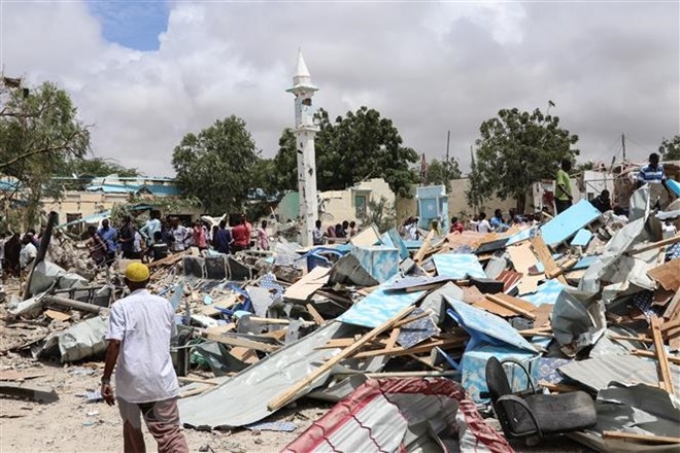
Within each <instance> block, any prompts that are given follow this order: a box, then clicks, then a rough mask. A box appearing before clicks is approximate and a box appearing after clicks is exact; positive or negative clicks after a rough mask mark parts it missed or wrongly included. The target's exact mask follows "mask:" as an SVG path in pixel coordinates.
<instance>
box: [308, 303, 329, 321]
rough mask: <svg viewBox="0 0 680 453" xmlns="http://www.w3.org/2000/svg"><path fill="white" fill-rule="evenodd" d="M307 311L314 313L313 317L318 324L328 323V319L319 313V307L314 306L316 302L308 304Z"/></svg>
mask: <svg viewBox="0 0 680 453" xmlns="http://www.w3.org/2000/svg"><path fill="white" fill-rule="evenodd" d="M307 312H309V314H310V315H312V319H314V322H315V323H317V324H318V325H320V326H321V325H323V324H325V323H326V320H325V319H323V316H321V315H320V314H319V312H318V311H317V309H316V308H315V307H314V304H311V303H310V304H307Z"/></svg>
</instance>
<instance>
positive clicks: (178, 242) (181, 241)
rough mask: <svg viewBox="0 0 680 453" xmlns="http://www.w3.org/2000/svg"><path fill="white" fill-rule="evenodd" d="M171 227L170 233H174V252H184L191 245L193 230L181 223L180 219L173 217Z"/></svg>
mask: <svg viewBox="0 0 680 453" xmlns="http://www.w3.org/2000/svg"><path fill="white" fill-rule="evenodd" d="M170 225H171V227H172V228H171V229H170V234H172V237H173V239H174V240H173V241H172V245H171V247H172V251H173V252H183V251H184V250H186V248H187V247H188V245H189V240H190V239H191V230H189V229H188V228H186V227H184V226H183V225H180V223H179V219H178V218H177V217H173V218H172V219H171V224H170Z"/></svg>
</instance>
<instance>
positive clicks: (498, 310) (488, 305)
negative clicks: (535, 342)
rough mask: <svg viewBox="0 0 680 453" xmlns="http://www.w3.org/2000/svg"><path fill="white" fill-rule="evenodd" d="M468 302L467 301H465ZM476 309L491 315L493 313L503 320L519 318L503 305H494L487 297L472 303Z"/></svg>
mask: <svg viewBox="0 0 680 453" xmlns="http://www.w3.org/2000/svg"><path fill="white" fill-rule="evenodd" d="M465 302H467V301H465ZM468 303H470V302H468ZM470 305H472V306H473V307H475V308H479V309H480V310H484V311H488V312H489V313H493V314H494V315H498V316H500V317H502V318H513V317H515V316H517V313H516V312H514V311H512V310H510V309H508V308H505V307H503V306H502V305H499V304H497V303H494V302H492V301H490V300H489V299H487V298H486V297H482V298H481V299H479V300H477V301H475V302H472V303H470Z"/></svg>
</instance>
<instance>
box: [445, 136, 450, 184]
mask: <svg viewBox="0 0 680 453" xmlns="http://www.w3.org/2000/svg"><path fill="white" fill-rule="evenodd" d="M449 143H451V131H446V163H445V164H444V176H445V177H446V190H447V192H448V190H449V181H450V175H449Z"/></svg>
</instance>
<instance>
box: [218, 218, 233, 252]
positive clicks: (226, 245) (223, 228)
mask: <svg viewBox="0 0 680 453" xmlns="http://www.w3.org/2000/svg"><path fill="white" fill-rule="evenodd" d="M232 242H233V240H232V238H231V232H230V231H229V230H227V222H226V221H224V220H222V221H220V226H219V228H218V230H217V231H216V232H215V234H214V238H213V247H214V248H215V250H217V251H218V252H219V253H224V254H226V255H229V254H230V253H231V243H232Z"/></svg>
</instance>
